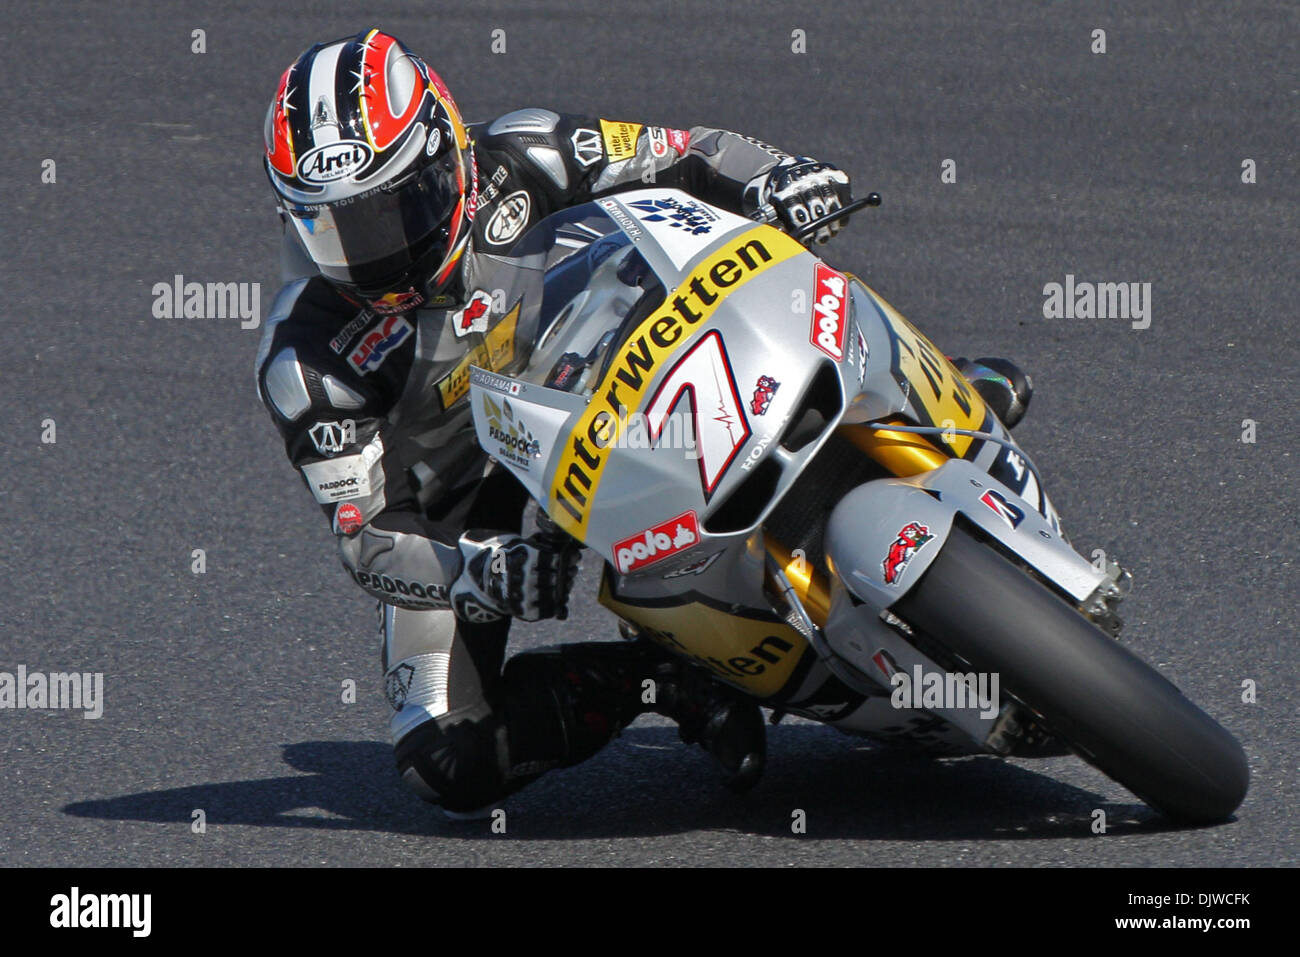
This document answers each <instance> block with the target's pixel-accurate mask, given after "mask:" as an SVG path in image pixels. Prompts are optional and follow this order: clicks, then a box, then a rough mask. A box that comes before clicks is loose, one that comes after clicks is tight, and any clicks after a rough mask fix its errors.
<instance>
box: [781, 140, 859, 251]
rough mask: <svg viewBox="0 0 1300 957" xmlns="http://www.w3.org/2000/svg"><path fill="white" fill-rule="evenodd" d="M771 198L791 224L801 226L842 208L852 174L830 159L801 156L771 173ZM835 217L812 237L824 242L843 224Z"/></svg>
mask: <svg viewBox="0 0 1300 957" xmlns="http://www.w3.org/2000/svg"><path fill="white" fill-rule="evenodd" d="M767 185H768V191H769V198H768V201H769V202H770V203H771V204H772V206H773V207H774V208H775V209H776V211H777V213H778V215H779V216H780V217H781V219H782V220H783V221H784V222H785V223H786V225H787V226H788V227H790V228H798V227H801V226H804V225H807V224H808V223H810V222H812V221H814V220H816V219H820V218H821V217H823V216H825V215H826V214H827V213H830V212H832V211H834V210H836V209H839V208H841V207H842V206H844V204H845V203H846V202H847V201H848V199H849V196H850V195H851V193H850V186H849V177H848V174H846V173H845V172H844V171H843V170H841V169H838V168H837V167H835V166H834V165H832V164H830V163H821V162H818V161H816V160H814V159H812V158H811V157H807V156H799V157H795V158H794V159H792V160H790V161H788V162H786V163H783V164H781V165H779V166H777V167H776V168H774V169H773V170H772V171H771V172H770V173H769V174H768V184H767ZM843 225H844V221H843V220H836V221H834V222H832V223H830V224H829V225H828V226H825V227H823V228H821V229H819V230H818V231H817V233H816V235H815V236H814V237H813V238H814V239H816V241H817V242H819V243H824V242H826V241H827V240H828V239H830V238H831V237H832V236H834V235H835V234H836V233H838V232H839V231H840V229H841V228H842V227H843Z"/></svg>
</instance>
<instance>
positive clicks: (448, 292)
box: [256, 30, 1028, 816]
mask: <svg viewBox="0 0 1300 957" xmlns="http://www.w3.org/2000/svg"><path fill="white" fill-rule="evenodd" d="M264 134H265V142H266V158H265V161H266V171H267V174H268V176H269V177H270V181H271V186H272V188H273V189H274V191H275V194H276V198H277V202H278V206H279V209H280V216H281V219H282V221H283V222H284V223H285V224H286V228H285V231H284V241H283V245H282V271H283V274H284V275H283V278H284V281H285V283H286V284H285V285H284V287H283V288H282V289H281V290H280V292H279V294H278V296H277V298H276V300H275V303H274V305H273V307H272V312H271V315H270V317H269V318H268V321H267V324H266V328H265V330H264V334H263V339H262V342H261V345H260V348H259V351H258V356H257V366H256V373H257V386H258V394H259V396H260V397H261V399H262V401H263V402H264V403H265V405H266V407H267V409H268V411H269V412H270V414H271V417H272V419H273V420H274V422H275V424H276V426H277V428H278V429H279V430H280V434H281V436H282V437H283V439H284V443H285V450H286V452H287V454H288V456H289V458H290V460H291V461H292V462H293V464H294V466H295V467H297V468H298V469H299V471H300V472H301V474H302V476H303V478H304V479H305V481H306V483H307V485H308V487H309V488H310V490H311V492H312V494H313V496H314V497H315V499H316V501H317V502H318V503H319V504H320V505H321V507H322V510H323V511H324V513H325V515H326V517H327V519H329V521H330V523H331V526H332V529H333V531H334V534H335V535H336V536H337V538H338V544H339V549H340V553H341V557H342V561H343V565H344V567H345V568H346V569H347V571H348V572H349V574H350V575H351V576H352V578H353V579H354V580H355V581H356V583H357V584H358V585H359V586H360V587H361V588H362V589H363V590H365V591H366V592H368V593H369V594H371V595H373V596H374V597H376V598H377V599H379V611H380V619H381V628H382V634H383V639H382V640H383V644H382V648H383V655H382V657H383V667H384V673H385V692H386V696H387V698H388V701H389V703H390V704H391V705H392V708H393V715H392V718H391V721H390V730H391V733H392V739H393V742H394V746H395V750H396V757H397V766H398V770H399V772H400V774H401V776H402V779H403V781H404V782H405V783H406V784H407V785H408V786H409V787H410V788H411V789H412V790H414V791H415V792H416V793H417V794H419V795H420V796H421V797H423V798H425V799H426V800H429V801H431V802H434V803H437V804H440V805H441V806H442V807H443V808H444V810H445V811H447V812H449V813H450V814H452V815H453V816H455V815H458V814H473V813H481V812H482V811H483V810H484V809H486V808H490V807H491V806H492V805H493V804H495V803H497V802H499V801H500V800H501V799H502V798H504V797H505V796H506V795H507V794H509V793H511V792H513V791H515V790H517V789H518V788H519V787H522V786H523V785H524V784H527V783H528V782H529V781H532V780H533V779H535V778H536V777H538V776H539V775H540V774H542V773H543V772H545V771H546V770H548V769H550V768H554V767H562V766H568V765H572V764H576V763H577V762H579V761H582V760H585V759H586V758H588V757H590V756H591V755H593V754H594V753H595V752H596V751H597V750H599V749H600V748H601V747H602V746H603V745H604V744H605V743H606V742H607V741H609V740H610V739H611V738H612V737H613V736H614V735H616V734H617V733H618V732H619V730H620V729H621V728H622V727H624V726H626V725H627V724H628V723H629V722H630V721H632V720H633V719H635V718H636V717H637V716H638V715H640V714H644V713H646V712H650V711H653V712H656V713H659V714H663V715H666V716H668V717H671V718H672V719H674V720H675V721H676V722H677V723H678V725H679V730H680V734H681V737H682V739H683V740H685V741H688V742H691V741H698V742H699V743H701V744H702V745H703V746H704V747H705V748H706V749H707V750H708V751H710V753H712V754H713V755H714V756H715V757H716V758H717V759H718V761H719V763H720V764H721V765H722V768H723V772H724V780H725V781H726V783H727V784H728V785H729V786H731V787H733V788H735V789H737V790H743V789H746V788H748V787H751V786H752V785H753V784H754V783H755V781H756V780H757V778H758V776H759V774H760V773H761V770H762V765H763V760H764V752H765V741H764V735H765V732H764V727H763V722H762V716H761V712H760V711H759V708H758V706H757V705H756V704H754V703H753V702H752V701H750V700H747V699H743V698H741V697H740V696H739V695H737V694H734V693H732V692H731V691H730V690H729V689H727V688H726V687H724V686H722V685H720V684H719V683H717V682H714V681H712V680H711V679H709V678H708V676H707V675H705V674H704V673H703V672H702V671H701V670H700V669H697V668H695V667H692V666H687V665H684V664H682V663H680V662H678V660H677V659H674V658H671V657H669V656H667V655H666V654H663V653H661V652H659V651H657V650H656V649H655V648H654V647H653V646H650V645H649V644H648V643H647V642H644V641H635V642H626V641H615V642H599V643H598V642H583V643H578V644H571V645H562V646H558V647H554V648H549V649H543V650H540V651H528V652H523V653H520V654H518V655H515V656H514V657H513V658H512V659H511V660H510V661H509V662H508V663H504V657H505V648H506V639H507V632H508V629H509V623H510V620H511V618H520V619H523V620H525V621H537V620H539V619H543V618H549V617H555V616H563V615H564V613H565V610H566V601H567V597H568V592H569V589H570V587H571V585H572V582H573V577H574V575H575V573H576V569H577V552H576V550H575V549H571V548H566V547H563V546H557V545H555V544H553V541H554V539H553V538H552V537H551V536H550V535H548V534H545V533H540V532H539V533H535V534H532V535H529V536H524V535H523V528H522V524H523V512H524V506H525V505H526V502H527V497H526V495H525V493H524V492H523V490H522V488H521V487H520V486H519V485H518V483H517V482H515V481H514V479H513V478H512V477H511V476H509V474H508V473H506V472H504V471H502V470H500V469H498V468H496V467H494V466H493V465H492V464H491V463H490V462H489V460H488V458H487V456H486V454H485V453H483V452H482V450H481V449H480V448H479V447H478V445H477V442H476V441H475V438H474V433H473V427H472V423H471V422H470V416H469V409H468V402H466V401H464V398H465V394H466V392H467V388H466V382H465V376H464V369H465V367H466V363H465V358H466V356H467V354H468V353H469V352H470V351H471V349H473V348H475V347H476V346H477V345H478V344H479V343H482V342H483V341H484V339H483V337H482V336H479V335H471V334H470V333H479V332H483V331H484V330H486V329H487V328H488V326H489V325H490V322H489V318H490V319H498V318H499V317H483V316H479V315H477V313H476V312H475V310H477V312H485V311H489V310H490V307H488V308H487V309H485V307H484V299H483V298H475V297H474V290H475V278H476V274H479V273H481V271H482V269H483V264H482V263H481V262H480V259H481V257H482V256H484V255H485V254H492V253H496V254H498V255H500V254H504V253H505V252H507V251H508V250H509V248H510V247H511V245H513V243H514V241H515V240H516V239H517V238H518V237H519V236H521V235H523V233H524V232H525V231H526V230H527V228H528V227H529V226H530V225H532V224H533V223H535V222H537V221H539V220H540V219H542V218H543V217H545V216H547V215H548V214H550V213H552V212H554V211H555V210H557V209H562V208H565V207H569V206H574V205H577V204H580V203H585V202H587V201H589V200H590V199H591V198H592V197H594V196H599V195H602V194H607V193H611V192H617V191H619V190H625V189H632V188H637V187H641V186H643V185H646V183H647V182H648V181H652V182H653V183H654V184H655V185H658V186H673V187H677V188H680V189H683V190H685V191H687V192H689V193H691V194H693V195H695V196H697V197H699V198H700V199H702V200H705V201H707V202H709V203H712V204H714V205H716V206H720V207H723V208H726V209H730V210H732V211H734V212H737V213H740V214H742V215H746V216H751V217H754V218H763V217H765V216H770V215H771V213H773V212H774V213H775V214H776V216H777V217H778V225H782V226H784V227H785V228H787V229H790V228H793V227H795V226H798V225H802V224H805V223H808V222H810V221H811V220H813V219H816V218H820V217H821V216H823V215H825V214H827V213H829V212H832V211H833V210H835V209H837V208H840V207H841V206H842V204H843V203H844V202H846V201H847V199H848V198H849V179H848V176H847V175H845V174H844V173H843V172H842V171H840V170H839V169H837V168H835V167H834V166H832V165H831V164H829V163H821V162H816V161H814V160H812V159H810V158H809V157H806V156H793V155H791V154H788V153H785V152H783V151H782V150H779V149H777V148H775V147H772V146H768V145H767V144H765V143H762V142H760V141H759V140H756V139H754V138H752V137H749V136H743V135H740V134H737V133H731V132H727V131H724V130H718V129H713V128H709V127H702V126H697V127H694V128H692V129H690V130H678V129H669V128H665V127H658V126H649V125H644V124H640V123H627V122H612V121H610V120H606V119H601V118H597V117H592V116H584V115H574V114H558V113H554V112H552V111H551V110H548V109H540V108H531V109H523V110H517V111H515V112H513V113H507V114H506V115H504V116H500V117H498V118H496V119H494V120H492V121H491V122H488V123H483V124H476V125H472V126H469V127H467V126H465V125H464V123H463V122H462V120H461V117H460V114H459V112H458V111H457V108H456V105H455V103H454V101H453V100H452V97H451V94H450V93H449V92H448V90H447V88H446V86H445V85H444V84H443V82H442V80H441V79H440V78H439V77H438V75H437V74H436V73H435V72H434V71H433V70H432V69H430V68H429V67H428V66H427V65H426V64H425V63H424V62H423V61H422V60H420V59H419V58H418V57H416V56H415V55H414V54H412V53H411V52H410V51H409V50H408V49H407V48H406V47H405V46H404V45H403V44H402V43H401V42H400V41H398V40H397V39H396V38H394V37H392V36H390V35H388V34H385V33H382V32H380V31H378V30H367V31H364V32H362V33H359V34H357V35H356V36H355V37H347V38H344V39H341V40H336V41H333V42H329V43H322V44H317V45H315V46H313V47H311V49H309V50H307V51H306V52H305V53H303V54H302V55H301V56H300V57H299V58H298V59H297V60H296V61H295V62H294V63H293V65H292V66H290V67H289V69H288V70H286V71H285V73H284V74H283V76H282V77H281V78H280V85H279V89H278V90H277V92H276V95H275V99H274V100H273V101H272V102H271V105H270V109H269V110H268V112H267V116H266V126H265V130H264ZM843 222H844V221H843V220H840V221H836V222H834V223H832V224H830V225H828V226H825V227H823V228H822V229H820V230H819V231H818V233H817V234H816V236H815V238H816V239H817V240H818V241H819V242H825V241H826V240H827V239H829V238H830V237H831V236H832V235H834V234H835V233H836V232H838V230H839V228H840V226H841V225H842V224H843ZM968 368H970V367H968ZM980 370H982V371H980ZM1010 371H1014V367H1011V370H1010ZM458 372H459V374H457V373H458ZM975 373H976V374H975V376H974V378H975V382H976V385H977V387H980V389H981V392H982V393H985V392H986V390H987V391H988V394H989V395H990V397H991V398H992V399H993V401H994V402H995V403H998V404H999V405H1000V406H1001V407H1002V408H1003V409H1004V410H1005V411H1007V412H1008V415H1007V416H1005V417H1007V418H1009V417H1011V411H1010V410H1011V409H1012V408H1014V407H1017V406H1018V407H1021V410H1022V411H1023V404H1024V402H1027V400H1028V390H1027V383H1026V384H1025V388H1024V389H1016V390H1013V389H1012V388H1010V385H1009V384H1007V381H1006V379H1003V378H1002V377H1001V376H1000V375H999V374H998V372H997V370H994V369H992V368H989V367H987V366H983V367H978V368H976V369H975ZM1016 374H1017V375H1018V373H1016ZM980 376H983V378H980ZM999 380H1000V381H999ZM990 387H991V388H990ZM1017 393H1019V397H1017ZM995 407H996V406H995ZM1015 417H1017V418H1018V415H1017V416H1015ZM503 664H504V668H503ZM647 682H650V683H647ZM647 688H650V689H652V690H651V691H650V692H647V690H646V689H647Z"/></svg>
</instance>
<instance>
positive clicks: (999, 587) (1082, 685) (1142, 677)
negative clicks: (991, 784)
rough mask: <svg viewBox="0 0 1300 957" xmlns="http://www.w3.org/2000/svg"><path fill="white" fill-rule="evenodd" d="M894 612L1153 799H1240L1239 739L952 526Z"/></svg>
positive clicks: (1173, 810)
mask: <svg viewBox="0 0 1300 957" xmlns="http://www.w3.org/2000/svg"><path fill="white" fill-rule="evenodd" d="M894 612H895V614H897V615H898V616H899V617H901V618H902V619H903V620H904V621H906V622H908V623H909V624H910V625H911V626H912V627H914V628H917V629H919V630H920V631H922V632H924V633H925V634H926V635H928V636H929V637H930V638H931V639H933V640H935V641H937V642H938V643H939V644H941V645H942V646H943V647H945V648H948V649H950V650H951V651H953V652H954V653H956V654H957V655H958V656H960V657H961V658H963V659H964V660H965V661H967V662H969V663H970V665H971V666H972V667H973V668H975V669H976V670H978V671H987V672H997V673H998V675H999V681H1000V683H1001V686H1002V689H1003V691H1004V692H1005V693H1007V694H1009V695H1011V696H1012V697H1013V698H1015V699H1017V700H1018V701H1020V702H1021V703H1022V704H1024V705H1025V706H1027V707H1028V708H1029V709H1030V710H1032V711H1034V712H1036V713H1037V714H1039V715H1040V716H1041V717H1042V719H1043V721H1044V723H1045V724H1046V725H1047V727H1048V728H1049V729H1050V730H1051V731H1052V733H1054V734H1056V735H1058V736H1060V737H1061V738H1062V739H1064V740H1065V741H1067V742H1068V743H1069V744H1070V745H1071V746H1073V747H1074V748H1075V749H1076V750H1077V751H1078V752H1079V753H1080V755H1081V756H1082V757H1084V758H1085V760H1087V761H1088V762H1089V763H1091V764H1093V765H1094V766H1095V767H1097V768H1098V769H1099V770H1100V771H1102V772H1103V773H1104V774H1106V775H1107V776H1108V777H1111V778H1113V779H1114V780H1115V781H1118V782H1119V783H1120V784H1122V785H1124V787H1126V788H1128V789H1129V790H1130V791H1132V792H1133V793H1134V794H1136V795H1137V796H1138V797H1140V798H1141V799H1142V800H1143V801H1145V802H1146V803H1147V804H1149V805H1151V807H1153V808H1155V809H1156V810H1158V811H1160V812H1161V813H1163V814H1165V815H1167V816H1168V817H1170V818H1174V819H1176V820H1178V821H1182V822H1186V823H1196V824H1205V823H1213V822H1217V821H1222V820H1224V819H1226V818H1228V817H1229V816H1231V814H1232V812H1233V811H1235V810H1236V809H1237V807H1238V806H1239V805H1240V804H1241V802H1242V799H1243V798H1244V797H1245V796H1246V788H1247V785H1248V783H1249V777H1250V771H1249V768H1248V766H1247V763H1246V755H1245V752H1244V751H1242V748H1241V745H1240V744H1238V743H1237V741H1236V739H1235V738H1233V737H1232V735H1230V734H1229V733H1228V732H1227V731H1225V730H1224V729H1223V728H1222V727H1220V726H1219V725H1218V723H1217V722H1215V720H1214V719H1213V718H1211V717H1210V716H1209V715H1207V714H1206V713H1205V712H1204V711H1202V710H1201V709H1200V708H1198V707H1196V705H1194V704H1192V702H1190V701H1189V700H1188V699H1187V698H1185V697H1183V695H1182V694H1181V693H1180V692H1179V691H1178V689H1177V688H1176V687H1174V685H1173V684H1172V683H1171V682H1169V681H1168V680H1167V679H1165V678H1164V677H1163V676H1162V675H1161V674H1160V673H1159V672H1157V671H1156V670H1155V669H1154V668H1152V667H1151V666H1150V665H1148V664H1146V663H1145V662H1143V661H1142V660H1141V659H1139V658H1138V657H1137V656H1136V655H1134V654H1133V653H1132V652H1130V651H1129V650H1128V649H1126V648H1124V647H1123V646H1121V645H1120V644H1119V643H1118V642H1116V641H1114V640H1112V639H1110V638H1108V637H1107V636H1106V635H1105V634H1104V633H1103V632H1102V631H1101V630H1100V629H1098V628H1097V627H1096V626H1095V625H1094V624H1092V622H1090V621H1088V620H1087V619H1086V618H1085V617H1083V615H1081V614H1080V613H1079V612H1078V611H1076V610H1074V609H1073V608H1071V607H1070V606H1069V605H1067V604H1066V603H1065V602H1064V601H1062V600H1061V599H1059V598H1058V597H1056V596H1055V595H1053V594H1052V593H1051V592H1050V591H1048V589H1047V587H1046V586H1044V585H1043V584H1041V583H1039V582H1038V581H1036V580H1035V579H1033V578H1031V577H1030V576H1029V575H1028V574H1026V573H1025V572H1024V571H1023V570H1021V569H1020V568H1018V567H1017V566H1015V565H1014V564H1012V563H1011V562H1010V561H1008V560H1007V559H1006V558H1004V557H1003V556H1002V555H1000V554H999V553H997V552H996V551H994V550H993V549H992V548H990V547H988V546H985V545H983V544H981V543H980V542H978V541H976V540H975V539H974V538H973V537H972V536H971V535H970V534H969V533H967V532H965V531H964V530H962V529H961V528H959V527H954V528H953V530H952V532H951V534H950V535H949V537H948V540H947V541H946V542H945V543H944V546H943V549H942V551H940V553H939V555H938V556H937V557H936V558H935V560H934V561H933V562H932V563H931V565H930V567H929V568H928V569H927V570H926V572H925V575H924V576H923V577H922V578H921V580H920V581H919V582H918V583H917V584H916V586H914V587H913V588H912V589H911V591H909V592H908V594H907V595H905V596H904V597H903V598H902V599H900V600H899V601H898V602H897V603H896V605H895V607H894Z"/></svg>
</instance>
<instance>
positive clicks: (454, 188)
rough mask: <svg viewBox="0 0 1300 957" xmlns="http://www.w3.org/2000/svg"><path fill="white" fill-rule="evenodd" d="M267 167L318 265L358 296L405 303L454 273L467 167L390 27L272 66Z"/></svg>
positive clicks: (427, 78) (470, 198)
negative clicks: (275, 83)
mask: <svg viewBox="0 0 1300 957" xmlns="http://www.w3.org/2000/svg"><path fill="white" fill-rule="evenodd" d="M263 135H264V138H265V141H266V172H267V175H268V176H269V177H270V180H271V186H272V188H273V189H274V190H275V194H276V197H277V201H278V204H279V207H280V210H281V214H282V216H283V217H284V218H285V219H286V220H287V221H288V222H289V223H291V224H292V225H293V228H294V230H295V231H296V232H297V236H298V239H300V240H301V241H302V245H303V247H304V248H305V249H306V251H307V254H308V255H309V256H310V257H311V259H312V261H313V262H314V263H315V264H316V266H317V268H319V269H320V272H321V275H323V276H324V277H325V278H326V279H328V280H330V281H331V282H332V283H334V285H335V286H337V287H338V288H339V290H340V291H341V292H342V293H343V294H344V295H346V296H347V297H348V298H349V299H352V300H354V301H355V302H357V304H358V305H364V306H367V307H369V308H370V309H372V310H373V311H375V312H378V313H383V314H393V313H399V312H406V311H407V310H409V309H414V308H416V307H417V306H420V305H422V304H424V303H426V302H429V301H431V300H433V299H434V298H435V297H436V296H438V295H439V293H440V292H441V291H442V290H443V289H444V288H446V287H447V286H448V285H449V284H450V282H451V280H452V278H453V277H454V274H455V271H456V266H457V264H458V263H459V262H460V260H461V257H462V256H463V255H464V253H465V250H466V247H467V245H468V243H469V236H470V226H471V223H472V220H473V217H474V205H475V200H476V186H477V171H476V169H475V166H474V153H473V149H472V147H471V146H470V142H469V137H468V135H467V133H466V131H465V124H464V122H463V121H462V120H461V117H460V112H459V111H458V110H457V109H456V104H455V101H453V100H452V98H451V94H450V93H449V92H448V90H447V87H446V85H445V84H444V83H443V82H442V80H441V78H440V77H439V76H438V74H437V73H435V72H434V71H433V70H431V69H430V68H429V67H428V65H427V64H425V63H424V61H423V60H421V59H420V58H419V57H417V56H415V55H414V54H412V53H411V52H410V51H409V50H407V48H406V47H405V46H404V45H403V44H402V42H401V41H400V40H398V39H397V38H396V37H392V36H389V35H388V34H386V33H381V32H380V31H378V30H367V31H363V32H362V33H358V34H357V35H356V36H355V37H348V38H344V39H342V40H335V41H333V42H330V43H318V44H316V45H315V46H313V47H312V48H311V49H309V50H307V51H306V52H305V53H303V54H302V55H301V56H300V57H298V59H297V60H296V61H295V62H294V63H293V65H292V66H290V67H289V69H287V70H285V72H284V75H283V76H281V77H280V86H279V89H278V90H277V91H276V94H275V99H274V100H273V101H272V102H271V106H270V108H269V109H268V110H267V113H266V126H265V129H264V131H263Z"/></svg>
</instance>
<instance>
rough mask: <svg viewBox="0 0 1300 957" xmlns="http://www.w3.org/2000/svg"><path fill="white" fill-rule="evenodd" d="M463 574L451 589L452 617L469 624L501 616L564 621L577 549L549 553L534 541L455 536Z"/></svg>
mask: <svg viewBox="0 0 1300 957" xmlns="http://www.w3.org/2000/svg"><path fill="white" fill-rule="evenodd" d="M458 544H459V546H460V553H461V556H462V558H463V559H464V566H463V570H462V571H461V573H460V577H458V578H457V579H456V581H455V583H453V584H452V586H451V602H452V607H453V608H454V609H455V611H456V614H457V615H458V616H459V617H461V618H463V619H465V620H466V621H471V622H485V621H496V620H498V619H501V618H505V617H513V618H519V619H522V620H523V621H540V620H541V619H543V618H564V617H565V616H566V615H567V614H568V601H569V591H570V590H571V589H572V588H573V581H574V579H575V578H576V577H577V574H578V564H579V554H580V553H579V550H578V549H577V548H576V547H560V548H558V549H557V548H555V547H553V546H552V545H551V544H550V543H549V542H546V541H543V540H542V538H541V537H540V536H537V535H534V536H532V537H530V538H521V537H520V536H518V535H509V534H507V535H493V534H492V533H491V532H486V531H482V530H477V529H471V530H469V531H466V532H465V533H463V534H462V535H461V536H460V541H459V543H458Z"/></svg>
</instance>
